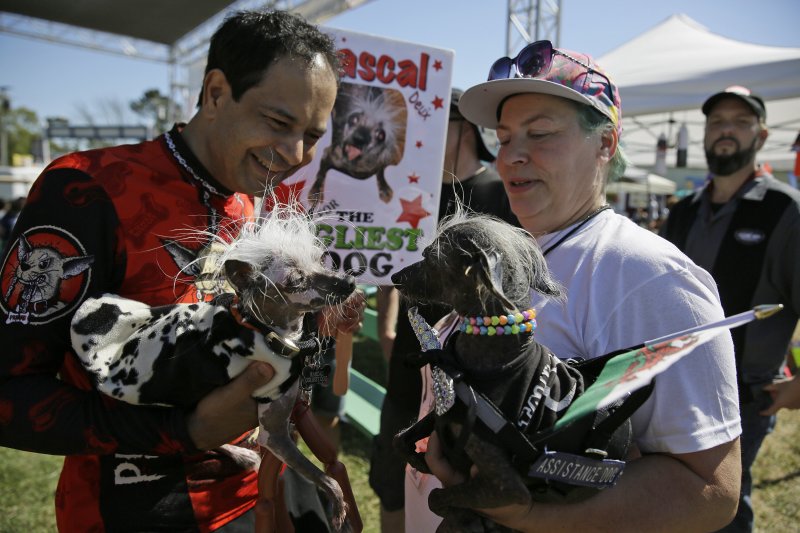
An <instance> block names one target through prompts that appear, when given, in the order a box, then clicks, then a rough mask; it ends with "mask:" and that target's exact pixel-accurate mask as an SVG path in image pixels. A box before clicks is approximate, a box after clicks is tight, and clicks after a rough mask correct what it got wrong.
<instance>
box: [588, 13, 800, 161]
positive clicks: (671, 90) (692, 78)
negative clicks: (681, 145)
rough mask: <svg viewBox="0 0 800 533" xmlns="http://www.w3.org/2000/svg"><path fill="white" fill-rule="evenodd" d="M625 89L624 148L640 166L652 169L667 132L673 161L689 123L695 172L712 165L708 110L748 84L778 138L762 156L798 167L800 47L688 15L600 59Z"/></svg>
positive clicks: (674, 18) (769, 142)
mask: <svg viewBox="0 0 800 533" xmlns="http://www.w3.org/2000/svg"><path fill="white" fill-rule="evenodd" d="M598 63H599V64H600V65H601V66H602V67H603V68H604V69H605V70H606V71H608V72H609V74H610V75H611V77H612V79H613V80H614V81H615V82H616V83H617V84H618V85H619V88H620V95H621V97H622V117H623V127H624V131H623V137H622V140H623V143H624V146H625V148H626V150H627V152H628V155H629V156H630V157H631V159H632V160H633V162H634V163H635V164H637V165H639V166H643V167H648V168H652V166H653V164H654V162H655V146H656V141H657V139H658V136H659V134H661V133H664V134H666V135H667V138H668V142H669V143H670V147H671V149H670V151H669V153H668V157H667V163H668V165H669V166H670V167H673V166H674V165H675V160H676V157H675V150H674V144H675V139H676V136H677V132H678V129H679V127H680V126H681V124H683V123H685V124H686V125H687V128H688V130H689V152H688V154H689V165H688V166H689V167H691V168H705V156H704V153H703V144H702V140H703V124H704V122H705V118H704V116H703V115H702V113H701V112H700V106H701V105H702V104H703V102H704V101H705V100H706V98H708V97H709V96H710V95H712V94H714V93H716V92H719V91H720V90H722V89H724V88H726V87H729V86H731V85H742V86H745V87H748V88H749V89H751V90H752V91H753V92H755V93H756V94H759V95H760V96H762V97H763V98H764V99H765V100H766V101H767V125H768V126H769V128H770V137H769V139H768V140H767V143H766V144H765V146H764V148H763V149H762V150H761V151H760V152H759V160H760V161H761V162H769V163H770V164H771V165H772V167H773V168H774V169H776V170H788V169H791V168H792V167H793V164H794V159H795V156H794V154H793V153H792V152H791V151H790V148H791V146H792V143H793V142H794V139H795V137H796V136H797V133H798V131H800V48H784V47H774V46H762V45H757V44H751V43H744V42H740V41H736V40H733V39H729V38H726V37H723V36H720V35H716V34H713V33H711V32H709V31H708V30H707V29H706V28H705V27H703V26H701V25H700V24H698V23H697V22H695V21H694V20H692V19H691V18H689V17H687V16H686V15H673V16H672V17H670V18H669V19H667V20H665V21H664V22H662V23H661V24H659V25H657V26H655V27H654V28H651V29H650V30H648V31H646V32H644V33H642V34H641V35H639V36H638V37H635V38H634V39H633V40H631V41H629V42H627V43H625V44H624V45H622V46H620V47H618V48H616V49H615V50H612V51H611V52H609V53H608V54H606V55H604V56H602V57H600V58H598Z"/></svg>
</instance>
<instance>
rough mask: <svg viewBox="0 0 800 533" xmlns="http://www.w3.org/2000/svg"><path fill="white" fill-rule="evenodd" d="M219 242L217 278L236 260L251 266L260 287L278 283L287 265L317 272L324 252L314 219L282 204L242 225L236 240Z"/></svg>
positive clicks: (223, 239) (223, 274) (222, 275)
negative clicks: (229, 261) (227, 265)
mask: <svg viewBox="0 0 800 533" xmlns="http://www.w3.org/2000/svg"><path fill="white" fill-rule="evenodd" d="M219 240H220V243H221V254H220V255H219V258H218V260H217V263H218V264H217V268H216V269H215V274H216V276H217V277H224V276H225V272H224V265H225V262H226V261H228V260H237V261H241V262H243V263H247V264H249V265H251V266H252V267H253V268H252V272H253V276H254V280H253V281H256V280H260V281H261V282H262V283H263V282H267V283H272V280H276V281H281V277H282V275H283V274H284V272H283V268H284V267H285V265H287V264H291V265H292V266H294V267H296V268H298V269H300V270H305V271H313V270H318V269H319V267H320V264H321V262H322V254H323V253H324V251H325V246H324V244H323V243H322V241H321V240H320V239H319V238H318V237H317V228H316V223H315V219H314V218H312V217H311V216H310V215H308V214H306V213H303V212H300V211H298V209H297V208H296V207H293V206H291V205H285V204H276V205H274V206H273V208H272V210H271V211H270V212H267V213H263V214H262V215H261V216H260V217H258V218H256V219H255V220H253V221H248V222H245V223H244V224H243V225H242V227H241V229H240V230H239V233H238V234H237V235H236V236H235V238H233V239H225V238H219Z"/></svg>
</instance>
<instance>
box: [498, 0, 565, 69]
mask: <svg viewBox="0 0 800 533" xmlns="http://www.w3.org/2000/svg"><path fill="white" fill-rule="evenodd" d="M542 39H547V40H549V41H552V43H553V45H554V46H558V45H559V42H560V40H561V1H560V0H508V21H507V23H506V55H507V56H509V57H513V56H515V55H516V54H517V52H519V50H520V48H522V47H523V46H524V45H525V44H526V43H529V42H533V41H539V40H542Z"/></svg>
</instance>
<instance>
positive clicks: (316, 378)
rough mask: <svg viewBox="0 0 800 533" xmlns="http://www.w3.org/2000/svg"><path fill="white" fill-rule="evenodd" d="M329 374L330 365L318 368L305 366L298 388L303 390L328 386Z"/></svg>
mask: <svg viewBox="0 0 800 533" xmlns="http://www.w3.org/2000/svg"><path fill="white" fill-rule="evenodd" d="M330 373H331V365H323V366H318V367H310V366H307V367H305V368H303V373H302V377H301V378H300V386H301V387H303V388H304V389H310V388H311V387H313V386H314V385H322V386H323V387H327V386H328V376H329V375H330Z"/></svg>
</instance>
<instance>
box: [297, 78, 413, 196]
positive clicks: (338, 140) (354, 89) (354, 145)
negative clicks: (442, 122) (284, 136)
mask: <svg viewBox="0 0 800 533" xmlns="http://www.w3.org/2000/svg"><path fill="white" fill-rule="evenodd" d="M332 117H333V118H332V122H333V125H332V132H331V134H332V137H331V143H330V145H329V146H328V147H327V148H325V151H324V152H323V155H322V158H321V161H320V166H319V171H318V172H317V176H316V178H315V180H314V184H313V185H312V186H311V188H310V189H309V193H308V200H309V204H310V205H311V206H312V208H313V207H315V206H317V205H321V204H322V203H323V202H324V197H325V177H326V175H327V174H328V171H329V170H331V169H335V170H338V171H339V172H342V173H343V174H345V175H347V176H350V177H351V178H355V179H357V180H365V179H369V178H371V177H373V176H375V180H376V182H377V186H378V197H379V198H380V199H381V201H383V202H384V203H389V201H390V200H391V199H392V195H393V191H392V187H391V186H390V185H389V183H388V182H387V180H386V167H388V166H390V165H397V164H398V163H399V162H400V161H401V160H402V159H403V151H404V149H405V144H406V124H407V121H408V111H407V110H406V101H405V98H404V97H403V94H402V93H401V92H400V91H397V90H395V89H384V88H381V87H373V86H369V85H361V84H356V83H342V85H341V88H340V89H339V94H338V96H337V98H336V104H335V105H334V107H333V113H332Z"/></svg>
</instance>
